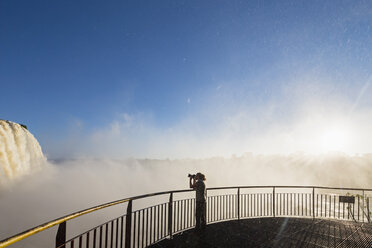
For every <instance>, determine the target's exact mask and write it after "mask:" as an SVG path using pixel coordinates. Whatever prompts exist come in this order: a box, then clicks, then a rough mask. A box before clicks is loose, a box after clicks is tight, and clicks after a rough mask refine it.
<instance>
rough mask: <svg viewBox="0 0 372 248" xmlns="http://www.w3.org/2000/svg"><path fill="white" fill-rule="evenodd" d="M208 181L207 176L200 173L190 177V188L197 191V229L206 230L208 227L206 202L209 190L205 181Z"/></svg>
mask: <svg viewBox="0 0 372 248" xmlns="http://www.w3.org/2000/svg"><path fill="white" fill-rule="evenodd" d="M205 180H206V178H205V175H204V174H202V173H200V172H198V173H196V175H195V176H194V177H190V188H192V189H194V190H195V191H196V197H195V198H196V210H195V218H196V224H195V229H196V230H201V229H204V228H205V226H206V225H207V221H206V210H207V209H206V200H207V190H206V187H205V183H204V181H205Z"/></svg>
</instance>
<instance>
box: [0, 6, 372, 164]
mask: <svg viewBox="0 0 372 248" xmlns="http://www.w3.org/2000/svg"><path fill="white" fill-rule="evenodd" d="M371 46H372V4H371V2H370V1H18V0H12V1H9V0H5V1H1V2H0V85H1V98H0V106H2V108H1V109H0V118H2V119H8V120H12V121H15V122H20V123H25V124H27V125H28V126H29V128H30V130H31V131H32V133H33V134H34V135H35V136H36V137H37V138H38V140H39V141H40V143H41V145H42V147H43V150H44V151H45V152H46V153H48V154H49V156H51V157H60V156H76V154H80V155H81V154H84V155H87V156H88V155H89V154H96V150H101V151H102V155H104V154H105V152H103V151H107V156H114V157H121V155H120V154H122V153H123V154H124V155H123V156H155V157H157V156H160V157H166V156H167V155H168V153H167V150H168V151H169V150H172V147H178V149H176V150H174V151H171V152H169V156H176V157H177V156H181V157H182V156H193V151H192V150H190V151H189V152H187V153H185V154H183V153H182V152H181V151H183V150H185V146H186V147H189V146H195V144H199V143H204V141H205V143H204V145H203V148H200V147H199V148H198V150H200V149H202V150H209V151H210V152H207V153H206V155H216V154H219V153H220V151H221V150H226V147H225V146H224V145H223V144H229V145H228V146H229V147H242V146H243V147H242V148H241V150H239V149H238V150H239V151H237V152H243V151H255V147H256V146H255V145H254V142H253V140H251V141H250V142H248V143H244V142H243V141H242V140H239V139H244V140H247V139H248V138H247V137H245V136H244V135H248V136H249V137H253V136H256V138H257V139H258V137H261V136H262V135H264V136H267V135H268V134H272V133H277V134H278V133H283V129H286V128H284V127H293V126H295V127H298V126H301V125H304V124H299V123H302V120H303V119H306V118H307V117H308V116H310V114H309V115H306V114H305V113H308V112H306V111H307V110H308V109H309V108H308V107H306V106H308V105H311V106H312V108H311V111H309V112H311V113H313V112H314V113H315V112H316V113H319V111H318V110H324V109H325V108H328V110H327V111H328V112H327V113H325V114H324V116H329V115H332V114H330V113H334V115H335V116H345V115H349V114H350V111H351V110H350V109H352V108H353V106H354V105H355V103H356V102H357V106H356V108H353V110H352V111H353V112H356V113H357V114H358V113H359V115H358V116H368V114H367V112H368V113H369V111H370V110H371V106H372V105H371V104H372V102H371V100H370V99H372V93H370V92H371V89H370V88H369V87H368V86H369V80H370V77H371V68H372V53H371V51H372V47H371ZM363 89H365V90H364V91H363V92H362V90H363ZM361 92H362V94H361ZM360 95H361V96H362V97H359V96H360ZM358 97H359V98H358ZM357 99H358V101H357ZM313 106H318V107H319V109H315V108H313ZM334 106H337V107H334ZM341 106H342V107H341ZM304 109H307V110H304ZM346 109H349V110H348V111H346ZM359 110H360V111H359ZM358 111H359V112H358ZM242 116H243V117H242ZM304 116H305V117H304ZM306 116H307V117H306ZM248 117H249V118H248ZM300 117H301V119H300ZM337 118H339V117H337ZM337 118H336V117H335V119H337ZM350 118H352V119H353V120H355V121H354V122H358V123H362V122H363V121H362V117H360V118H359V117H353V116H352V117H350ZM358 118H359V119H358ZM310 119H311V118H310ZM356 120H358V121H356ZM364 122H365V120H364ZM273 123H274V124H273ZM276 125H280V127H277V126H276ZM306 125H310V126H311V124H306ZM314 125H315V124H314ZM354 126H357V125H354ZM258 127H262V128H258ZM295 127H293V128H294V129H295ZM300 129H301V128H300ZM310 129H311V127H310ZM249 130H253V131H252V132H253V133H249ZM257 130H261V131H257ZM262 130H264V131H262ZM275 130H276V131H275ZM287 131H288V130H285V132H287ZM302 132H306V131H302ZM174 133H176V134H174ZM289 133H291V132H289ZM181 134H184V135H185V136H183V135H181ZM226 134H228V135H226ZM110 135H111V136H112V137H113V138H112V139H108V138H107V140H106V138H102V137H103V136H110ZM286 135H287V136H288V135H290V134H288V132H287V134H286ZM212 136H214V137H225V136H228V137H227V138H221V139H217V140H215V139H214V138H213V139H212V138H211V137H212ZM97 137H101V138H97ZM159 137H162V138H160V139H164V140H163V141H161V142H160V143H161V145H159V144H158V143H157V140H158V139H157V138H159ZM164 137H165V138H164ZM190 137H192V138H190ZM295 137H297V136H294V137H292V138H290V139H297V138H295ZM96 139H103V140H106V141H105V142H103V143H104V144H105V145H103V147H104V148H105V149H102V148H103V147H102V145H101V146H99V148H93V145H91V144H92V140H96ZM149 139H151V142H150V143H151V144H152V145H148V143H149ZM278 139H280V138H278ZM82 140H85V141H84V142H83V141H82ZM167 140H179V141H178V142H176V143H169V144H168V145H167ZM183 140H185V141H184V142H183ZM96 142H98V141H97V140H96ZM234 142H235V143H234ZM242 142H243V143H244V144H242ZM93 143H94V142H93ZM98 143H101V142H98ZM232 143H234V144H232ZM230 144H231V145H230ZM313 145H314V144H313ZM118 146H119V147H121V148H120V149H123V150H124V149H126V151H127V152H122V151H121V150H120V151H117V152H116V153H115V154H110V152H108V150H110V149H112V148H113V147H118ZM158 146H160V147H161V152H160V151H158V152H155V153H152V152H150V151H151V150H156V149H154V148H157V147H158ZM167 146H169V147H167ZM214 146H217V147H218V148H216V149H215V150H214V149H213V148H211V147H214ZM82 147H85V148H84V149H82ZM88 147H89V148H88ZM131 147H135V148H131ZM279 147H280V145H279ZM290 147H291V148H290V149H289V148H288V149H287V150H288V151H295V150H298V149H299V150H301V149H303V147H302V146H301V145H298V147H296V144H294V143H293V144H291V145H290ZM306 147H307V146H305V148H306ZM364 147H365V146H364ZM297 148H298V149H297ZM106 149H107V150H106ZM62 150H63V152H61V151H62ZM186 150H187V149H186ZM360 151H363V152H366V151H367V150H366V149H362V148H361V149H360ZM230 152H234V149H232V150H231V151H230V150H229V153H230ZM257 152H262V149H258V150H257ZM272 152H282V151H281V150H280V149H276V148H273V149H272ZM119 155H120V156H119ZM198 155H202V154H198Z"/></svg>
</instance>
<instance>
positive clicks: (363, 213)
mask: <svg viewBox="0 0 372 248" xmlns="http://www.w3.org/2000/svg"><path fill="white" fill-rule="evenodd" d="M362 192H363V196H362V197H363V198H362V203H363V206H362V209H363V210H362V222H364V201H365V200H366V199H364V190H363V191H362Z"/></svg>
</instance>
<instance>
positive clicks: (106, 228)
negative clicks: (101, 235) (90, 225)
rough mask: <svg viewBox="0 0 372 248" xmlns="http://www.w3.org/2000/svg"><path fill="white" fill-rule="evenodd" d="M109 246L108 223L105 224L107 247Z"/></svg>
mask: <svg viewBox="0 0 372 248" xmlns="http://www.w3.org/2000/svg"><path fill="white" fill-rule="evenodd" d="M107 247H108V223H106V225H105V248H107Z"/></svg>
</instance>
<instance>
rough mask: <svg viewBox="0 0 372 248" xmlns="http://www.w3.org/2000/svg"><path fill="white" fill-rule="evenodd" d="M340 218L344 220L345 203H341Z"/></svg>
mask: <svg viewBox="0 0 372 248" xmlns="http://www.w3.org/2000/svg"><path fill="white" fill-rule="evenodd" d="M342 218H343V219H345V203H344V202H343V203H342Z"/></svg>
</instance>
